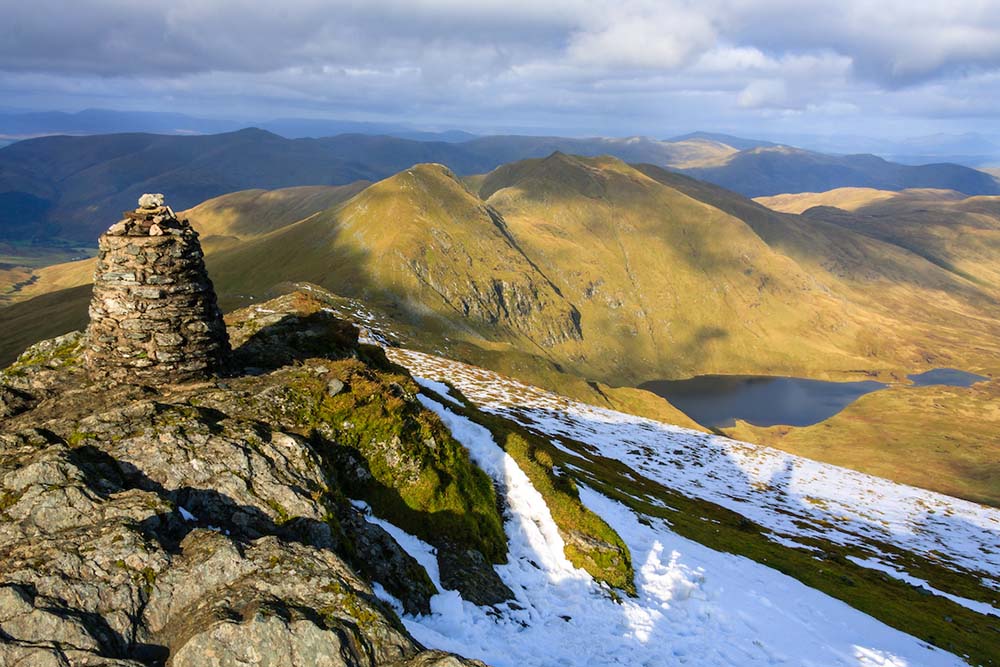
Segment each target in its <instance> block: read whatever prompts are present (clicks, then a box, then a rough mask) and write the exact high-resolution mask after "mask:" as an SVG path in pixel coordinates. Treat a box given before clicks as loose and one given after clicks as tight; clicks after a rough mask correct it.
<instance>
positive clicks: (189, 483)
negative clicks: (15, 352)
mask: <svg viewBox="0 0 1000 667" xmlns="http://www.w3.org/2000/svg"><path fill="white" fill-rule="evenodd" d="M322 306H323V304H322V303H319V302H317V301H315V300H312V299H310V298H307V297H304V296H303V295H290V296H287V297H283V298H282V299H279V300H277V301H276V302H274V303H271V304H268V307H266V308H261V309H260V310H247V311H243V312H241V313H237V314H236V315H235V316H234V317H231V318H230V320H229V325H230V335H231V338H232V340H233V342H234V347H235V348H236V351H235V359H236V361H237V365H238V366H239V367H240V368H241V369H242V370H241V371H239V372H236V373H234V374H233V375H232V377H227V378H222V379H220V380H216V381H205V382H200V383H188V384H182V385H176V386H174V387H171V388H170V389H168V390H167V389H157V388H154V387H142V386H138V387H127V386H118V387H107V386H102V385H95V384H91V383H90V382H89V381H88V380H87V379H86V378H87V375H86V373H85V372H84V369H83V365H82V363H81V354H82V351H83V349H84V342H83V340H82V336H81V335H80V334H70V335H68V336H64V337H61V338H59V339H56V340H53V341H47V342H44V343H41V344H39V345H37V346H35V347H33V348H31V349H29V350H28V351H27V352H26V353H25V354H23V355H22V356H21V357H20V359H19V360H18V362H17V363H15V364H14V365H13V366H11V367H10V368H8V369H6V370H5V371H3V373H0V415H2V417H3V421H2V422H0V562H2V563H3V568H2V569H0V664H3V665H32V666H45V665H106V666H112V665H115V666H125V665H130V666H131V665H171V666H172V667H186V666H192V667H193V666H196V665H197V666H198V667H202V666H206V665H218V666H220V667H221V666H223V665H227V666H228V665H273V666H286V665H287V666H289V667H291V666H292V665H330V666H335V665H350V666H354V665H365V666H369V665H401V666H402V665H410V666H417V665H420V666H424V665H427V666H430V665H441V666H445V665H448V666H457V665H477V664H481V663H477V662H473V661H467V660H464V659H461V658H458V657H456V656H451V655H448V654H444V653H440V652H436V651H427V650H424V648H423V647H422V646H420V645H419V644H418V643H417V642H416V641H414V640H413V639H412V638H411V637H410V636H409V635H408V633H407V632H406V630H405V629H404V627H403V626H402V624H401V623H400V622H399V620H398V618H397V617H396V615H395V613H394V612H393V611H392V610H391V609H390V608H389V607H388V606H386V605H385V604H384V603H382V602H381V601H379V600H378V599H377V598H376V597H375V595H374V594H373V589H372V586H373V585H374V584H375V583H376V582H377V583H378V584H380V585H382V586H384V587H385V588H386V590H388V591H390V592H391V593H392V594H393V595H394V596H395V597H397V598H398V599H399V600H400V601H401V602H402V604H403V605H404V607H405V608H406V609H407V611H411V612H418V611H427V609H428V600H429V598H430V596H431V595H432V594H434V593H435V592H436V591H435V589H434V585H433V584H432V583H431V582H430V580H429V578H428V577H427V575H426V573H425V572H424V571H423V569H422V568H421V567H420V566H419V565H418V564H417V563H416V561H414V560H413V559H412V558H411V557H410V556H408V555H407V554H406V553H405V552H404V551H403V550H402V549H400V547H399V546H398V545H397V544H396V542H395V541H394V540H393V539H392V538H391V537H390V536H389V535H388V534H387V533H386V532H384V531H383V530H382V529H381V528H378V527H376V526H375V525H374V524H371V523H369V522H367V521H366V520H365V518H364V516H363V515H362V514H361V513H360V511H359V510H358V509H356V508H355V506H354V505H352V504H351V503H350V502H348V500H347V494H346V493H345V491H346V490H347V489H349V490H350V494H351V495H352V496H353V497H356V498H357V497H361V498H364V499H365V500H367V501H368V503H369V504H370V505H371V507H372V509H373V511H375V512H376V513H378V514H381V515H384V516H387V517H392V519H393V520H394V521H395V522H398V523H400V524H402V525H407V524H409V525H410V526H411V527H410V530H412V531H413V532H417V533H418V534H419V532H420V530H419V529H418V528H414V527H413V526H418V525H422V526H424V528H423V530H424V532H425V533H427V535H425V539H427V538H428V537H429V536H431V535H435V536H437V537H436V539H435V540H432V541H435V542H436V544H435V546H437V547H438V549H439V553H440V554H441V564H442V569H443V570H446V571H447V572H448V574H449V575H450V578H451V579H452V580H456V581H458V582H460V584H461V585H463V586H464V587H465V588H466V589H467V590H469V592H470V594H473V595H475V594H478V596H479V597H480V598H481V599H484V600H490V599H500V598H502V597H503V596H504V590H503V586H502V584H500V583H499V581H498V580H494V579H495V573H494V574H493V578H494V579H491V578H490V576H489V573H492V572H493V571H492V568H491V567H490V566H489V563H490V562H496V561H498V560H502V559H503V558H504V555H505V542H504V541H503V533H502V530H501V522H500V517H499V513H498V510H497V502H496V497H495V496H494V494H493V489H492V487H491V485H490V483H489V481H488V479H486V478H485V476H484V475H483V474H482V473H481V472H479V471H478V470H477V469H475V468H474V466H472V464H471V463H470V462H469V461H468V458H467V455H464V453H463V450H461V448H460V447H459V446H458V445H457V443H455V442H454V441H452V440H451V439H450V436H449V435H448V434H447V431H446V430H445V429H444V427H443V426H442V425H441V424H440V423H439V422H438V421H437V420H436V418H435V417H433V415H431V414H430V413H428V412H426V411H424V410H423V409H422V408H421V407H420V406H419V403H418V402H417V401H415V400H414V397H413V395H414V393H415V391H416V387H415V385H414V384H413V382H412V380H411V379H409V377H408V375H406V374H405V371H402V370H401V369H399V368H397V367H393V366H392V365H391V364H389V363H388V362H387V361H386V360H385V358H384V356H382V355H381V351H380V350H378V349H376V348H367V347H365V346H362V345H359V344H358V342H357V331H356V330H355V329H354V328H353V326H351V325H349V324H346V323H344V322H341V321H339V320H336V319H335V318H333V317H332V316H331V315H329V314H328V313H327V312H325V311H324V310H323V307H322ZM320 352H322V354H320ZM366 407H367V409H368V410H369V411H371V410H377V411H378V412H379V414H380V415H382V418H381V419H380V420H378V421H377V422H375V421H373V420H372V416H371V412H366V411H365V408H366ZM352 419H353V420H354V422H353V423H351V420H352ZM370 422H371V423H370ZM376 423H377V426H376ZM390 445H391V446H390ZM414 479H416V480H419V481H420V485H422V486H423V487H425V488H427V489H428V492H427V493H424V494H417V493H416V492H414V490H413V489H412V488H410V487H412V486H413V483H412V481H413V480H414ZM448 485H452V486H454V487H455V488H451V487H449V486H448ZM445 487H448V488H445ZM455 489H458V490H459V491H461V493H443V491H449V490H451V491H454V490H455ZM408 494H409V495H408ZM438 496H442V497H443V496H448V497H449V498H452V500H451V501H450V502H452V503H455V504H454V505H453V506H451V507H448V508H444V507H439V506H437V505H435V503H436V502H437V503H439V502H442V501H440V500H435V498H436V497H438ZM455 498H457V499H458V500H455ZM445 521H446V522H447V526H446V528H447V529H445V527H443V524H442V522H445ZM435 522H437V523H435ZM441 536H447V537H446V538H445V537H441ZM470 563H473V565H470ZM474 563H480V564H481V565H480V566H479V569H478V570H477V569H476V567H475V566H474Z"/></svg>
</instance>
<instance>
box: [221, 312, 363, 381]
mask: <svg viewBox="0 0 1000 667" xmlns="http://www.w3.org/2000/svg"><path fill="white" fill-rule="evenodd" d="M289 298H293V299H294V298H295V296H294V295H292V296H291V297H289ZM253 325H254V320H245V321H243V322H241V323H237V324H234V325H230V326H229V333H230V339H231V340H232V341H233V342H234V343H236V345H235V346H234V347H235V349H234V350H233V352H232V355H231V359H230V363H229V367H230V368H229V373H228V374H229V375H231V376H239V375H246V374H251V375H252V374H259V373H261V372H266V371H273V370H276V369H278V368H281V367H282V366H288V365H291V364H295V363H299V362H302V361H305V360H306V359H313V358H320V359H342V358H345V357H348V356H351V355H352V354H356V353H357V349H358V328H357V327H356V326H355V325H354V324H352V323H351V322H347V321H345V320H342V319H340V318H338V317H337V316H336V315H334V314H333V313H330V312H328V311H326V310H317V311H316V312H312V313H309V314H296V313H288V314H286V315H284V316H283V317H281V319H279V320H278V321H277V322H273V323H271V324H267V325H265V326H263V327H262V328H261V329H259V330H258V331H255V332H253V333H251V334H249V335H248V336H245V335H244V327H246V328H247V329H249V328H252V326H253Z"/></svg>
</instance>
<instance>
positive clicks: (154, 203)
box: [139, 193, 163, 209]
mask: <svg viewBox="0 0 1000 667" xmlns="http://www.w3.org/2000/svg"><path fill="white" fill-rule="evenodd" d="M161 206H163V195H162V194H161V193H155V194H153V193H146V194H144V195H142V196H141V197H139V208H145V209H155V208H159V207H161Z"/></svg>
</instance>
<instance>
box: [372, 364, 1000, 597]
mask: <svg viewBox="0 0 1000 667" xmlns="http://www.w3.org/2000/svg"><path fill="white" fill-rule="evenodd" d="M389 353H390V354H391V355H392V356H393V358H394V360H395V361H397V362H398V363H400V364H402V365H404V366H407V367H408V368H409V369H410V371H411V372H413V373H414V374H415V375H419V376H421V377H425V378H428V379H432V380H436V381H439V382H441V381H447V382H450V383H451V384H453V385H454V386H455V387H457V388H458V389H459V390H460V391H461V392H462V393H463V394H464V395H465V396H466V397H468V398H469V399H470V400H472V401H473V402H475V403H476V405H477V407H479V408H480V409H482V410H485V411H487V412H493V413H496V414H500V415H503V416H504V417H507V418H509V419H512V420H513V421H516V422H518V423H520V424H522V425H524V426H528V427H530V428H532V429H534V430H537V431H539V432H541V433H545V434H547V435H549V436H553V437H554V438H555V439H554V440H553V442H554V443H556V444H557V445H558V444H559V442H560V441H559V439H558V436H567V437H569V438H572V439H573V440H575V441H578V442H582V443H585V444H586V445H588V446H590V447H592V448H593V451H594V452H595V453H598V454H600V455H602V456H606V457H608V458H613V459H618V460H620V461H623V462H625V463H627V464H628V465H629V466H631V467H632V468H633V469H635V470H636V471H639V472H641V473H642V474H643V475H645V476H647V477H649V478H651V479H654V480H656V481H657V482H659V483H660V484H662V485H664V486H666V487H668V488H673V489H678V490H681V491H683V492H684V493H685V494H686V495H690V496H695V497H698V498H703V499H705V500H710V501H712V502H714V503H718V504H719V505H722V506H724V507H728V508H730V509H733V510H734V511H736V512H739V513H740V514H743V515H744V516H746V517H748V518H750V519H752V520H753V521H755V522H757V523H759V524H761V525H763V526H766V527H767V528H769V529H771V530H772V531H773V532H774V539H775V540H777V541H780V542H781V543H783V544H788V545H791V546H797V547H800V548H809V547H808V545H807V544H800V543H799V542H797V541H796V540H797V539H800V538H810V537H811V538H818V539H822V540H824V541H832V542H836V543H841V544H852V545H857V546H858V547H860V548H862V549H865V548H867V549H869V550H871V551H872V555H873V556H876V557H882V558H884V557H886V554H885V553H884V550H885V546H886V545H889V546H895V547H897V548H898V549H900V550H901V551H905V552H911V553H924V554H927V553H933V554H934V557H935V558H936V559H937V560H939V561H941V562H946V563H950V564H952V565H953V566H955V567H958V568H962V569H966V570H971V571H975V572H978V573H980V574H981V576H982V577H983V578H984V579H985V580H986V583H987V585H988V586H989V587H990V588H992V589H994V590H1000V511H998V510H996V509H993V508H989V507H985V506H983V505H977V504H975V503H971V502H967V501H964V500H960V499H957V498H952V497H950V496H945V495H941V494H939V493H934V492H932V491H926V490H923V489H918V488H915V487H912V486H906V485H903V484H896V483H895V482H890V481H889V480H886V479H882V478H880V477H873V476H871V475H866V474H863V473H859V472H856V471H853V470H848V469H846V468H840V467H837V466H833V465H829V464H825V463H819V462H817V461H813V460H811V459H806V458H802V457H798V456H793V455H791V454H788V453H786V452H782V451H779V450H776V449H771V448H769V447H761V446H758V445H752V444H748V443H744V442H738V441H735V440H730V439H728V438H723V437H719V436H712V435H707V434H705V433H700V432H697V431H691V430H689V429H685V428H681V427H677V426H671V425H668V424H663V423H660V422H656V421H653V420H649V419H643V418H641V417H635V416H633V415H628V414H624V413H620V412H615V411H612V410H606V409H603V408H598V407H594V406H591V405H586V404H584V403H580V402H577V401H573V400H570V399H567V398H564V397H561V396H557V395H555V394H552V393H549V392H546V391H544V390H541V389H538V388H536V387H530V386H528V385H524V384H521V383H519V382H516V381H514V380H510V379H508V378H503V377H501V376H499V375H497V374H496V373H492V372H490V371H487V370H484V369H481V368H476V367H473V366H468V365H465V364H460V363H457V362H454V361H450V360H447V359H442V358H440V357H435V356H431V355H426V354H422V353H419V352H414V351H410V350H403V349H399V348H392V349H390V350H389ZM997 615H1000V611H998V612H997Z"/></svg>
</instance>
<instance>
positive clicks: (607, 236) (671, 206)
mask: <svg viewBox="0 0 1000 667" xmlns="http://www.w3.org/2000/svg"><path fill="white" fill-rule="evenodd" d="M680 178H683V177H680ZM687 180H690V179H687ZM480 195H481V196H482V197H484V198H485V199H486V201H487V203H489V204H490V205H491V206H493V207H495V208H496V209H497V210H498V211H500V212H501V213H502V214H503V216H504V219H505V220H506V221H507V223H508V225H509V226H510V228H511V231H512V233H513V234H514V236H515V237H516V238H517V239H518V240H519V243H520V244H521V245H522V247H523V248H524V249H525V252H526V253H527V254H528V255H529V256H531V257H532V258H534V259H535V261H536V262H537V263H538V265H539V266H541V267H542V268H543V270H545V272H546V273H547V275H549V276H550V277H551V278H552V279H553V281H554V282H556V284H558V285H559V286H560V289H561V291H562V292H563V294H565V295H566V297H567V298H568V299H569V300H570V301H571V302H572V303H574V304H575V305H576V306H577V307H578V308H579V310H580V313H581V323H582V329H583V342H582V343H581V344H576V343H572V344H570V345H568V346H567V349H566V350H564V351H563V352H564V355H563V356H564V357H565V359H566V364H567V367H568V368H571V369H573V370H574V371H575V372H577V373H578V374H581V375H584V376H585V377H595V378H600V379H602V380H604V381H608V382H611V383H614V384H631V385H633V386H634V385H635V384H637V383H639V382H641V381H644V380H649V379H654V378H666V377H684V376H688V375H692V374H697V373H711V372H721V373H743V372H765V373H776V374H779V373H802V372H807V371H808V370H813V371H815V369H818V368H822V369H824V370H826V371H830V370H833V371H836V370H838V369H839V370H842V371H848V370H852V369H857V368H862V367H864V366H865V365H866V364H865V360H864V358H863V355H862V354H861V353H860V352H859V351H858V349H857V346H855V344H854V341H855V339H856V338H857V336H858V335H859V333H860V332H861V331H862V329H863V327H864V322H865V320H866V316H867V314H866V313H863V312H860V311H859V310H858V309H857V308H856V307H855V306H854V305H853V304H851V303H850V302H848V301H846V300H845V299H843V298H841V297H839V296H838V295H837V294H836V293H835V291H834V290H832V289H831V288H830V287H829V286H828V285H825V284H824V283H823V282H821V281H818V280H817V279H816V278H815V277H813V276H812V275H810V274H809V273H808V272H807V271H805V270H803V269H802V267H801V266H800V265H799V264H798V263H797V262H796V261H795V260H794V259H792V258H790V257H788V256H786V255H784V254H782V253H780V252H777V251H775V250H774V249H773V248H772V247H770V246H769V245H768V244H767V243H766V242H765V241H764V240H763V239H762V238H761V237H760V236H759V235H758V234H757V233H756V232H755V231H754V229H753V228H752V227H751V226H750V225H748V224H747V223H746V222H745V221H743V220H741V219H740V218H738V217H736V216H734V215H731V214H729V213H727V212H725V211H723V210H721V209H719V208H718V207H715V206H712V205H710V204H708V203H706V202H703V201H699V200H698V199H696V198H694V197H692V196H688V195H687V194H685V193H682V192H680V191H679V190H677V189H676V188H673V187H669V186H668V185H665V184H664V183H661V182H659V181H657V180H655V179H653V178H651V177H649V176H647V175H646V174H643V173H642V172H640V171H639V170H637V169H635V168H634V167H631V166H629V165H626V164H624V163H622V162H621V161H619V160H616V159H613V158H586V159H585V158H576V157H570V156H565V155H561V154H555V155H553V156H550V157H549V158H545V159H541V160H526V161H522V162H518V163H513V164H511V165H506V166H504V167H501V168H499V169H497V170H496V171H494V172H493V173H492V174H490V175H489V176H488V177H487V178H486V179H485V180H484V182H483V185H482V188H481V190H480Z"/></svg>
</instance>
